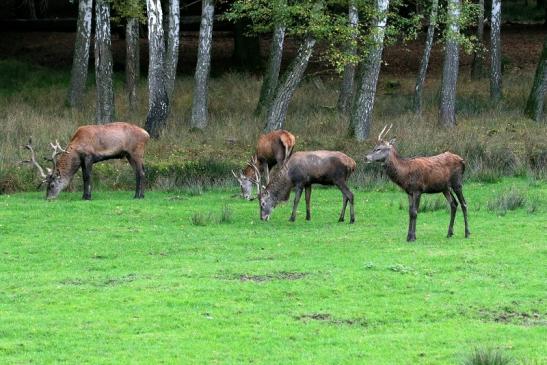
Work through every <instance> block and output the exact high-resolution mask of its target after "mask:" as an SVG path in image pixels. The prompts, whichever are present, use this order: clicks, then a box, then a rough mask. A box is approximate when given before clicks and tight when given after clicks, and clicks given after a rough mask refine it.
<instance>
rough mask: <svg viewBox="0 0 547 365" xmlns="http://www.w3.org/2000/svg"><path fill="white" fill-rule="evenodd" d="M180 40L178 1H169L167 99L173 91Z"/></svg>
mask: <svg viewBox="0 0 547 365" xmlns="http://www.w3.org/2000/svg"><path fill="white" fill-rule="evenodd" d="M179 39H180V4H179V0H169V28H168V32H167V54H166V59H165V74H166V78H167V80H166V81H167V95H168V96H169V99H171V96H172V95H173V91H174V89H175V77H176V75H177V62H178V58H179Z"/></svg>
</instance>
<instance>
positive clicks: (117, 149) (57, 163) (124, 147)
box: [24, 123, 150, 200]
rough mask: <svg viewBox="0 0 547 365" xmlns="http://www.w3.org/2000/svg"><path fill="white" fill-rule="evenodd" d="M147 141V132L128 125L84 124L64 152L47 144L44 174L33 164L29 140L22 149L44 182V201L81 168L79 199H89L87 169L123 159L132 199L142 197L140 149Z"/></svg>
mask: <svg viewBox="0 0 547 365" xmlns="http://www.w3.org/2000/svg"><path fill="white" fill-rule="evenodd" d="M149 139H150V136H149V135H148V133H147V132H146V131H145V130H144V129H142V128H140V127H137V126H135V125H132V124H128V123H111V124H104V125H86V126H82V127H79V128H78V130H76V133H74V135H73V136H72V138H71V139H70V142H69V143H68V146H67V148H66V150H64V149H62V148H61V146H60V145H59V142H57V141H56V143H55V145H54V144H53V143H51V147H52V148H53V155H52V158H51V161H52V162H53V168H52V169H49V168H48V169H47V174H46V173H44V170H43V169H42V167H41V166H40V165H39V164H38V162H37V161H36V156H35V154H34V149H33V147H32V140H29V143H28V144H27V145H25V146H24V147H25V148H27V149H28V150H30V152H31V159H30V160H27V161H24V162H29V163H32V164H33V165H34V166H36V168H37V169H38V173H39V174H40V176H41V177H42V179H43V181H42V183H46V187H47V188H46V189H47V190H46V198H47V199H55V198H56V197H57V196H58V195H59V193H60V192H61V191H62V190H63V189H64V188H65V187H66V186H67V185H68V184H69V183H70V180H71V179H72V177H73V176H74V174H75V173H76V171H78V169H79V168H80V167H81V168H82V175H83V180H84V195H83V197H82V198H83V199H85V200H89V199H91V168H92V166H93V164H94V163H96V162H99V161H104V160H109V159H120V158H127V160H128V161H129V163H130V164H131V167H133V169H134V170H135V175H136V180H137V187H136V190H135V198H137V199H140V198H144V165H143V156H144V147H145V146H146V143H147V142H148V140H149Z"/></svg>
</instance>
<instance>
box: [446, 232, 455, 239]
mask: <svg viewBox="0 0 547 365" xmlns="http://www.w3.org/2000/svg"><path fill="white" fill-rule="evenodd" d="M453 235H454V233H452V232H448V234H447V235H446V238H450V237H452V236H453Z"/></svg>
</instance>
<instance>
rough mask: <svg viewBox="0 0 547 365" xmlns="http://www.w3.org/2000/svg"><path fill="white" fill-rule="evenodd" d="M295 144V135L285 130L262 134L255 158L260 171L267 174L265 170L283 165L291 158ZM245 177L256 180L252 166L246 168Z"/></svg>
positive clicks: (244, 170) (257, 144)
mask: <svg viewBox="0 0 547 365" xmlns="http://www.w3.org/2000/svg"><path fill="white" fill-rule="evenodd" d="M295 143H296V138H295V137H294V135H293V134H292V133H290V132H287V131H285V130H276V131H273V132H270V133H267V134H262V135H261V136H260V137H259V138H258V141H257V143H256V150H255V154H254V156H253V157H254V158H256V167H257V168H258V170H259V171H261V172H265V169H268V170H271V169H272V168H273V167H274V166H275V165H279V166H281V165H283V163H284V162H285V161H286V160H287V159H288V158H289V157H290V156H291V153H292V150H293V148H294V145H295ZM254 158H253V159H254ZM243 175H245V176H246V177H247V178H249V179H253V180H255V179H256V174H255V171H254V169H253V168H252V167H251V166H246V167H245V169H243Z"/></svg>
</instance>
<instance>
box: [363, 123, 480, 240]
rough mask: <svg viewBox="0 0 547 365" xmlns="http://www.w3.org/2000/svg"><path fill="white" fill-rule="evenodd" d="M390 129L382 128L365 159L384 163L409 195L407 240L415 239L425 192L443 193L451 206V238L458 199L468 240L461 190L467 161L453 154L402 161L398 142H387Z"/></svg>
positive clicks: (395, 181)
mask: <svg viewBox="0 0 547 365" xmlns="http://www.w3.org/2000/svg"><path fill="white" fill-rule="evenodd" d="M391 127H392V125H391V126H390V127H389V128H387V125H386V126H385V127H384V129H382V131H381V132H380V134H379V135H378V141H377V143H376V146H375V147H374V149H373V150H372V152H371V153H369V154H368V155H367V156H366V160H367V162H373V161H376V162H383V164H384V167H385V169H386V173H387V175H388V176H389V178H390V179H391V181H393V182H394V183H395V184H397V185H399V186H400V187H401V188H402V189H403V190H404V191H405V192H406V193H407V194H408V203H409V207H408V213H409V224H408V235H407V241H415V240H416V218H417V216H418V208H419V206H420V196H421V195H422V194H424V193H425V194H435V193H443V194H444V196H445V198H446V200H447V201H448V203H449V204H450V224H449V226H448V235H447V236H448V237H451V236H452V235H453V227H454V219H455V217H456V210H457V208H458V202H457V201H456V197H457V199H458V201H459V202H460V204H461V208H462V212H463V219H464V222H465V237H466V238H467V237H469V234H470V232H469V226H468V223H467V203H466V202H465V198H464V196H463V191H462V189H463V188H462V186H463V173H464V171H465V162H464V160H463V159H462V158H461V157H460V156H458V155H455V154H453V153H450V152H445V153H441V154H440V155H436V156H430V157H416V158H401V157H400V156H399V154H398V153H397V150H396V149H395V145H394V144H395V139H391V140H390V141H385V140H384V137H385V136H386V135H387V133H388V132H389V131H390V130H391ZM386 128H387V130H386ZM454 194H455V195H456V196H454Z"/></svg>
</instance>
